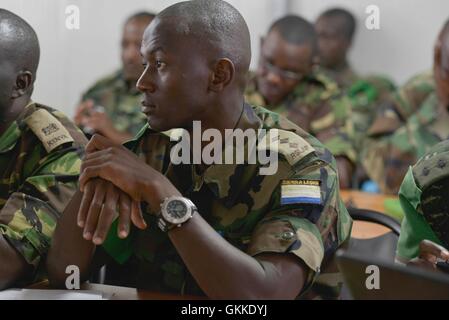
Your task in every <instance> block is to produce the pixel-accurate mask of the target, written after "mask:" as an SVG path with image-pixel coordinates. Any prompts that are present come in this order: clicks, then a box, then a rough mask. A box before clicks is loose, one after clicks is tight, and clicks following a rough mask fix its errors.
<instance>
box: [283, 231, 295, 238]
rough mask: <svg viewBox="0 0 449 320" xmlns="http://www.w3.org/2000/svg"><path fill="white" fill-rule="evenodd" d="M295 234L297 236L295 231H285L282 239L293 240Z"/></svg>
mask: <svg viewBox="0 0 449 320" xmlns="http://www.w3.org/2000/svg"><path fill="white" fill-rule="evenodd" d="M294 236H295V234H294V233H293V231H285V232H284V233H283V234H282V239H283V240H291V239H293V237H294Z"/></svg>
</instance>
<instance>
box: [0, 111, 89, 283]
mask: <svg viewBox="0 0 449 320" xmlns="http://www.w3.org/2000/svg"><path fill="white" fill-rule="evenodd" d="M85 143H86V139H85V137H84V135H83V134H82V132H81V131H80V130H79V129H77V128H76V127H75V125H74V124H73V123H72V122H70V120H68V119H67V118H66V117H65V116H64V115H63V114H62V113H61V112H59V111H56V110H53V109H51V108H48V107H45V106H42V105H40V104H36V103H31V104H30V105H28V106H27V107H26V108H25V109H24V111H23V112H22V113H21V115H20V116H19V117H18V118H17V120H16V121H15V122H13V123H12V124H11V126H10V127H9V128H8V129H7V130H6V131H5V132H4V133H3V134H2V135H1V136H0V233H1V235H2V236H3V237H4V238H5V239H6V240H7V241H8V242H9V244H10V245H11V246H12V247H14V248H15V249H16V250H17V251H18V252H19V253H20V254H21V255H22V256H23V257H24V259H25V260H26V262H27V263H29V264H30V265H31V266H32V267H33V268H34V269H35V270H36V269H37V267H38V266H39V267H40V266H41V265H42V264H40V262H41V261H42V258H43V257H44V256H45V255H46V252H47V250H48V249H49V246H50V241H51V237H52V234H53V231H54V228H55V224H56V221H57V219H58V217H59V216H60V215H61V214H62V212H63V211H64V209H65V206H66V205H67V204H68V202H69V200H70V199H71V197H72V195H73V194H74V193H75V191H76V189H77V182H78V175H79V170H80V165H81V157H82V154H83V151H84V145H85ZM2 263H4V262H2ZM34 275H35V274H34ZM34 275H33V276H34ZM28 280H31V279H28Z"/></svg>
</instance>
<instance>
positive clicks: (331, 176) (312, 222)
mask: <svg viewBox="0 0 449 320" xmlns="http://www.w3.org/2000/svg"><path fill="white" fill-rule="evenodd" d="M238 127H239V128H243V130H246V129H248V128H253V129H258V128H264V129H274V128H277V129H279V131H278V134H279V136H278V137H275V138H276V139H275V140H276V141H279V162H278V170H277V172H276V173H275V174H274V175H266V176H262V175H260V174H259V171H258V170H259V168H260V164H247V163H245V164H232V165H231V164H215V165H211V166H210V167H208V168H207V169H206V171H205V172H204V173H203V174H202V175H199V174H198V173H197V169H196V165H187V164H181V165H173V163H170V159H169V152H170V149H171V148H172V147H173V145H174V144H175V143H176V142H170V140H169V138H168V137H167V136H165V135H163V134H160V133H157V132H154V131H152V130H150V129H149V128H148V127H146V129H145V130H143V131H141V133H140V134H138V136H137V138H136V140H133V141H131V142H129V143H127V147H129V148H130V149H131V150H133V151H134V152H135V153H136V154H137V155H138V156H140V157H141V158H142V159H144V160H145V161H146V163H147V164H149V165H151V166H152V167H153V168H155V169H156V170H158V171H160V172H162V173H164V174H165V175H166V176H167V177H168V178H169V179H170V181H171V182H172V183H173V184H174V185H175V186H176V187H177V188H178V190H180V192H181V193H182V194H183V195H184V196H185V197H188V198H190V199H191V200H192V201H193V202H194V203H195V204H196V206H197V207H198V210H199V213H200V214H201V215H202V217H203V218H204V219H205V220H206V221H207V222H208V223H209V224H210V225H211V226H212V227H213V228H214V229H215V230H216V231H217V233H218V234H220V235H221V236H222V237H223V238H224V239H226V240H227V241H228V242H229V243H231V244H232V245H233V246H235V247H236V248H238V249H240V250H242V251H244V252H246V253H247V254H249V255H251V256H255V255H257V254H260V253H262V252H278V253H287V252H291V253H293V254H295V255H297V256H298V257H299V258H301V259H302V260H303V261H304V263H305V264H306V265H307V266H308V268H309V269H308V270H309V273H308V278H307V284H306V287H307V289H310V287H311V286H312V285H313V287H312V288H311V289H310V290H304V291H303V296H307V297H308V298H318V297H321V298H335V297H336V296H338V291H339V288H340V286H341V277H340V273H339V272H338V269H336V266H335V264H334V263H333V259H332V257H333V255H334V253H335V251H336V249H337V248H338V247H340V246H341V245H342V244H343V243H344V242H345V241H346V240H347V239H348V238H349V235H350V231H351V225H352V220H351V218H350V216H349V214H348V212H347V210H346V208H345V207H344V204H343V202H342V201H341V199H340V195H339V188H338V185H339V183H338V177H337V173H336V164H335V160H334V158H333V157H332V155H331V154H330V152H329V151H328V150H326V149H325V148H324V147H323V146H322V145H321V144H320V143H319V142H318V141H317V140H316V139H315V138H313V137H312V136H310V135H309V134H307V133H306V132H304V131H303V130H301V129H300V128H299V127H297V126H296V125H294V124H293V123H291V122H289V121H287V120H286V119H284V118H282V117H279V115H278V114H276V113H272V112H269V111H268V110H266V109H263V108H261V107H251V106H249V105H246V106H245V109H244V113H243V114H242V117H241V119H240V121H239V125H238ZM271 146H272V145H271V144H269V147H268V149H269V148H270V147H271ZM264 150H265V149H264ZM286 186H293V187H286ZM284 188H293V189H294V188H299V189H301V188H306V189H308V188H309V189H310V188H311V189H314V190H315V191H316V192H317V194H316V196H317V198H316V199H315V201H311V200H310V199H309V200H307V199H306V198H303V199H300V198H298V199H297V200H295V201H292V202H290V203H289V204H285V203H281V200H282V198H283V196H284V195H285V192H286V191H285V190H284ZM297 195H298V196H300V193H298V194H297ZM144 209H145V210H148V209H147V208H144ZM144 216H145V219H146V220H147V223H148V225H149V227H148V229H147V230H145V231H140V230H138V229H133V230H132V232H131V235H130V236H129V237H128V238H127V239H126V240H120V239H118V238H117V236H116V230H114V229H112V230H111V232H110V233H109V236H108V238H107V240H106V242H105V244H104V246H103V248H104V249H105V250H106V251H107V252H108V253H109V254H110V255H112V256H113V257H114V258H115V260H116V261H117V262H120V263H122V264H120V263H110V264H108V266H107V268H108V273H109V274H112V276H111V278H110V279H108V281H107V282H110V283H112V284H116V285H128V286H129V285H131V286H135V287H140V288H146V289H150V290H156V291H161V292H170V293H177V294H193V295H202V294H204V293H203V292H202V291H201V289H200V288H199V287H198V285H197V284H196V282H195V280H194V278H193V277H192V275H191V274H190V273H189V271H188V270H187V268H186V266H185V265H184V263H183V261H182V259H181V257H180V256H179V254H178V253H177V251H176V249H175V248H174V246H173V245H172V243H171V242H170V240H169V238H168V236H167V234H165V233H163V232H162V231H160V230H159V228H158V227H157V218H156V217H155V216H154V215H152V214H150V213H149V212H148V211H146V214H145V215H144ZM205 259H207V257H205ZM320 270H321V272H320ZM326 290H327V291H326Z"/></svg>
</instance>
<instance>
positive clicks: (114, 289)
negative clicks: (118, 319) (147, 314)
mask: <svg viewBox="0 0 449 320" xmlns="http://www.w3.org/2000/svg"><path fill="white" fill-rule="evenodd" d="M27 289H46V290H48V289H50V286H49V283H48V281H43V282H39V283H36V284H33V285H31V286H29V287H28V288H27ZM80 289H81V290H91V291H97V292H101V293H103V294H104V295H105V296H110V300H202V299H205V298H204V297H198V296H186V295H176V294H167V293H160V292H152V291H146V290H140V289H136V288H128V287H119V286H110V285H105V284H97V283H84V284H82V285H81V288H80Z"/></svg>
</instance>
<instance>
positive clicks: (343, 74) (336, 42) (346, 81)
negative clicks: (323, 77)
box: [315, 8, 359, 88]
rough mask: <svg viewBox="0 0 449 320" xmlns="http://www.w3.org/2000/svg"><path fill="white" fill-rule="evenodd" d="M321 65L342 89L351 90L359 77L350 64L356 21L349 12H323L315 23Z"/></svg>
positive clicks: (342, 10) (330, 10)
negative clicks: (349, 57)
mask: <svg viewBox="0 0 449 320" xmlns="http://www.w3.org/2000/svg"><path fill="white" fill-rule="evenodd" d="M315 30H316V33H317V36H318V48H319V56H320V65H321V66H322V68H323V70H324V71H325V72H326V73H327V74H328V75H329V76H330V77H331V78H332V79H333V80H334V81H336V82H337V83H338V85H339V86H340V87H341V88H349V87H350V86H351V85H352V84H353V83H354V82H355V81H356V80H357V79H358V78H359V76H358V75H357V74H356V73H355V72H354V70H353V69H352V68H351V66H350V65H349V63H348V57H347V56H348V51H349V49H350V48H351V46H352V40H353V38H354V34H355V30H356V20H355V18H354V16H353V15H352V14H351V13H350V12H349V11H347V10H344V9H340V8H333V9H329V10H326V11H325V12H323V13H322V14H321V15H320V16H319V17H318V19H317V20H316V23H315Z"/></svg>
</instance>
